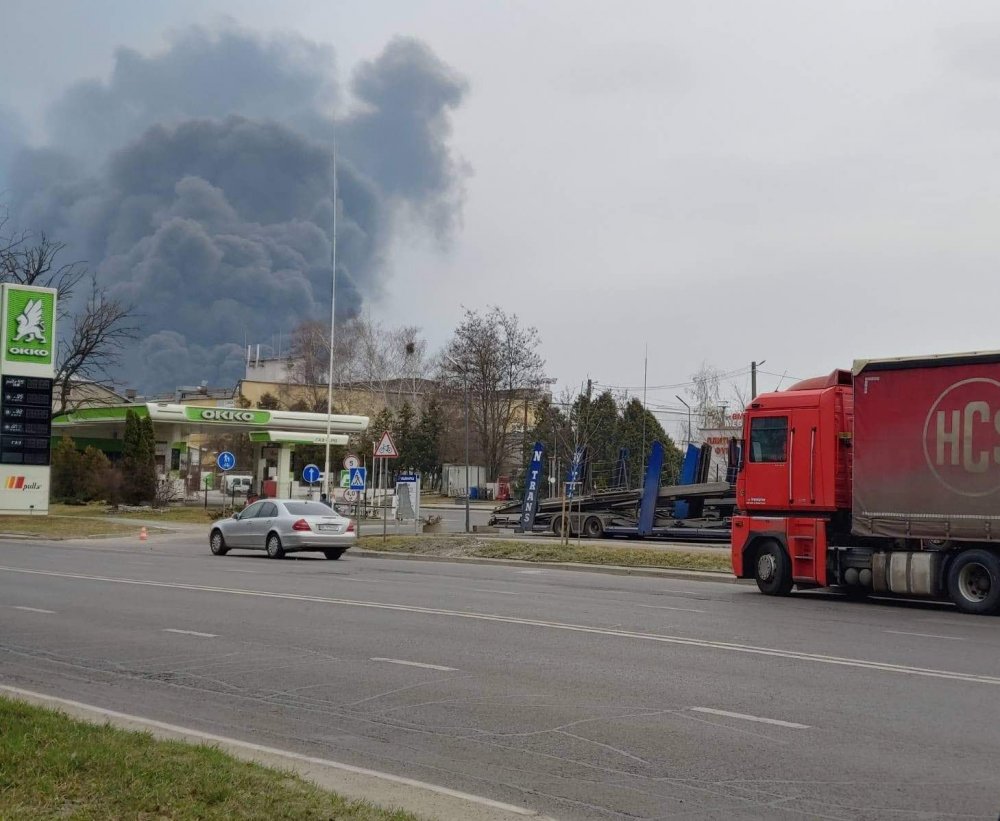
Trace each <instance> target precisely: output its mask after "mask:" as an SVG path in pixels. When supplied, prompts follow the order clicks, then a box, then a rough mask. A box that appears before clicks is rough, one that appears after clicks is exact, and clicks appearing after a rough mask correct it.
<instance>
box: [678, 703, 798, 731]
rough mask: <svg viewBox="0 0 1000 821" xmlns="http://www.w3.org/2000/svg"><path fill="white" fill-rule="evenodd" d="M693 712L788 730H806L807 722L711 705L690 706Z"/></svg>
mask: <svg viewBox="0 0 1000 821" xmlns="http://www.w3.org/2000/svg"><path fill="white" fill-rule="evenodd" d="M690 709H691V712H693V713H708V714H709V715H713V716H725V717H726V718H740V719H743V721H756V722H758V723H760V724H774V725H775V726H777V727H788V728H789V729H790V730H808V729H810V728H809V725H808V724H796V723H795V722H794V721H782V720H781V719H779V718H761V717H760V716H751V715H747V714H746V713H731V712H729V710H715V709H713V708H712V707H691V708H690Z"/></svg>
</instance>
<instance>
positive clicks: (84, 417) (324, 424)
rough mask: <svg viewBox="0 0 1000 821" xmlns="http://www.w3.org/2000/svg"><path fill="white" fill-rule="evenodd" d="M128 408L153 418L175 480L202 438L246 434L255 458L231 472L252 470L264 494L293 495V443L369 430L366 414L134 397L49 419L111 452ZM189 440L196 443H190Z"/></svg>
mask: <svg viewBox="0 0 1000 821" xmlns="http://www.w3.org/2000/svg"><path fill="white" fill-rule="evenodd" d="M129 411H132V412H133V413H135V414H136V415H137V416H139V417H140V418H143V417H148V418H149V419H150V420H151V421H152V423H153V433H154V435H155V439H156V457H157V465H158V467H159V469H160V471H161V472H162V474H163V475H164V476H170V477H173V478H175V479H184V478H185V477H186V476H187V475H188V474H189V466H190V465H191V464H192V460H193V459H195V458H197V459H198V464H199V466H200V464H201V459H200V453H201V452H202V450H203V449H204V448H203V445H202V444H201V442H203V441H204V439H205V438H206V437H208V436H211V435H213V434H218V433H246V434H248V435H249V439H250V441H251V443H252V444H253V458H252V460H251V463H250V464H249V465H236V468H235V472H236V473H241V474H244V475H245V474H247V473H250V474H251V475H252V477H253V485H254V488H255V489H257V490H258V491H260V490H263V491H264V492H265V493H266V495H268V496H286V495H288V496H291V495H295V494H294V487H295V484H296V477H294V476H293V475H292V452H293V450H294V448H295V446H296V445H325V444H326V443H327V441H329V443H330V445H346V444H347V442H348V437H349V435H350V434H354V433H363V432H364V431H365V430H367V429H368V417H367V416H348V415H343V414H333V415H332V416H329V417H328V416H327V414H325V413H304V412H300V411H282V410H262V409H258V408H247V409H242V408H223V407H205V406H202V405H183V404H176V403H172V402H145V403H138V402H135V403H126V404H121V405H107V406H102V407H92V408H81V409H79V410H75V411H72V412H70V413H65V414H62V415H61V416H57V417H56V418H55V419H53V420H52V436H53V438H56V437H60V436H69V437H71V438H72V439H73V440H74V441H75V443H76V445H77V447H80V448H83V447H86V446H87V445H92V446H93V447H95V448H97V449H98V450H100V451H103V452H104V453H106V454H109V455H111V456H112V457H113V456H114V455H115V454H116V453H120V452H121V449H122V444H123V442H122V440H123V436H124V433H125V417H126V415H127V413H128V412H129ZM328 425H329V428H328ZM327 430H329V431H330V434H329V437H328V436H327ZM192 439H195V440H197V442H196V443H191V441H190V440H192ZM195 454H199V455H198V456H195ZM338 467H339V466H338ZM216 486H218V483H216Z"/></svg>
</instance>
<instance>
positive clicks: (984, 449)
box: [924, 377, 1000, 496]
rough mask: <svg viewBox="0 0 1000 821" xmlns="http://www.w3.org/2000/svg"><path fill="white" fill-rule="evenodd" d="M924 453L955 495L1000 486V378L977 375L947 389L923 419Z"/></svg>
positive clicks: (974, 493) (983, 492)
mask: <svg viewBox="0 0 1000 821" xmlns="http://www.w3.org/2000/svg"><path fill="white" fill-rule="evenodd" d="M924 455H925V456H926V458H927V464H928V466H929V467H930V469H931V472H932V473H933V474H934V476H935V477H936V478H937V479H938V481H939V482H941V484H943V485H944V486H945V487H947V488H948V489H949V490H952V491H954V492H955V493H959V494H961V495H962V496H988V495H989V494H991V493H995V492H996V491H998V490H1000V382H997V381H996V380H994V379H986V378H985V377H976V378H973V379H964V380H962V381H961V382H956V383H955V384H954V385H952V386H951V387H949V388H947V389H945V390H944V391H943V392H942V393H941V395H940V396H939V397H938V398H937V400H936V401H935V402H934V404H933V405H932V406H931V409H930V413H928V414H927V420H926V421H925V422H924Z"/></svg>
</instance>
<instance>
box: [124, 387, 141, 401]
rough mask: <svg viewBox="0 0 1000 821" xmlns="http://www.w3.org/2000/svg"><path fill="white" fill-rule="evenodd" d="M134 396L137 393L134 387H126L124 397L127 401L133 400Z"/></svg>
mask: <svg viewBox="0 0 1000 821" xmlns="http://www.w3.org/2000/svg"><path fill="white" fill-rule="evenodd" d="M136 396H138V394H137V393H136V390H135V388H126V389H125V398H126V399H127V400H128V401H129V402H135V398H136Z"/></svg>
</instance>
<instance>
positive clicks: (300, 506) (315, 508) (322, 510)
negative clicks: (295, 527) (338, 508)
mask: <svg viewBox="0 0 1000 821" xmlns="http://www.w3.org/2000/svg"><path fill="white" fill-rule="evenodd" d="M285 510H287V511H288V512H289V513H291V514H292V515H293V516H335V515H336V514H335V513H334V512H333V511H332V510H331V509H330V508H329V507H327V506H326V505H325V504H323V503H322V502H285Z"/></svg>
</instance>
